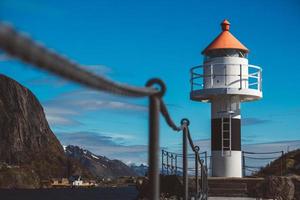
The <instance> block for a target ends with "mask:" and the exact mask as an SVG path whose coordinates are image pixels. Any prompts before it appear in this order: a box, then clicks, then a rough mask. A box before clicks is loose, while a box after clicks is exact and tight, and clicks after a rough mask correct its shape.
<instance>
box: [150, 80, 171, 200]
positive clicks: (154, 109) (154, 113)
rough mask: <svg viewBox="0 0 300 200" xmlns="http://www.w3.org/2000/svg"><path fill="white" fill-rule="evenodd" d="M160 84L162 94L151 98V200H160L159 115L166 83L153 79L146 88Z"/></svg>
mask: <svg viewBox="0 0 300 200" xmlns="http://www.w3.org/2000/svg"><path fill="white" fill-rule="evenodd" d="M155 84H158V85H159V86H160V87H161V88H160V90H161V91H160V92H159V93H157V94H154V95H151V96H150V97H149V147H148V148H149V149H148V151H149V158H148V163H149V171H148V176H149V186H150V191H149V197H150V200H159V198H160V191H159V190H160V183H159V153H160V147H159V114H160V98H161V97H162V96H163V94H164V92H165V90H166V88H165V85H164V83H163V82H162V81H161V80H159V79H151V80H149V81H148V82H147V84H146V86H148V87H150V86H153V85H155Z"/></svg>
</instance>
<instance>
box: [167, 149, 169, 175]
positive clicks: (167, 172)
mask: <svg viewBox="0 0 300 200" xmlns="http://www.w3.org/2000/svg"><path fill="white" fill-rule="evenodd" d="M167 175H169V152H168V151H167Z"/></svg>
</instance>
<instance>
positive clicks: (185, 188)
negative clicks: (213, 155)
mask: <svg viewBox="0 0 300 200" xmlns="http://www.w3.org/2000/svg"><path fill="white" fill-rule="evenodd" d="M186 129H187V128H186V127H184V128H183V134H182V168H183V191H184V192H183V200H188V192H189V188H188V175H187V168H188V162H187V130H186Z"/></svg>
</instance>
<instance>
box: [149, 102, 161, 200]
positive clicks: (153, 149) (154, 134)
mask: <svg viewBox="0 0 300 200" xmlns="http://www.w3.org/2000/svg"><path fill="white" fill-rule="evenodd" d="M158 158H159V98H157V97H156V96H151V97H150V103H149V183H150V199H151V200H158V199H159V167H158Z"/></svg>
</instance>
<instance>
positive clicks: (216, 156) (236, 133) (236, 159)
mask: <svg viewBox="0 0 300 200" xmlns="http://www.w3.org/2000/svg"><path fill="white" fill-rule="evenodd" d="M248 53H249V50H248V49H247V47H245V46H244V45H243V44H242V43H241V42H240V41H239V40H238V39H236V38H235V37H234V36H233V35H232V34H231V33H230V23H229V21H227V20H224V21H223V22H222V23H221V33H220V34H219V35H218V36H217V37H216V38H215V39H214V40H213V41H212V42H211V43H210V44H209V45H208V46H207V47H206V48H205V49H204V50H203V51H202V55H203V56H204V58H203V65H200V66H196V67H193V68H192V69H191V71H190V73H191V92H190V98H191V100H193V101H199V102H208V103H210V104H211V167H212V176H215V177H242V152H241V103H242V102H247V101H248V102H249V101H255V100H258V99H261V98H262V69H261V67H259V66H255V65H250V64H249V63H248Z"/></svg>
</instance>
